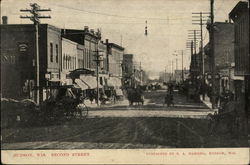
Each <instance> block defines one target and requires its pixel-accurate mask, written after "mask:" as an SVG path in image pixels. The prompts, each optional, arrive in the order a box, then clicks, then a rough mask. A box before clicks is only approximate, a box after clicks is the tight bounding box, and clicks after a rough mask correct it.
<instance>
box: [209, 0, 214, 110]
mask: <svg viewBox="0 0 250 165" xmlns="http://www.w3.org/2000/svg"><path fill="white" fill-rule="evenodd" d="M210 19H211V20H210V21H211V22H210V27H209V31H210V35H209V38H210V39H209V40H210V48H211V49H210V53H211V55H210V56H211V69H212V108H213V109H214V108H215V59H214V0H210Z"/></svg>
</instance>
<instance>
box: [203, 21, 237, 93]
mask: <svg viewBox="0 0 250 165" xmlns="http://www.w3.org/2000/svg"><path fill="white" fill-rule="evenodd" d="M204 50H205V51H204V52H205V58H204V63H205V73H206V74H211V66H212V65H211V58H210V46H209V43H208V44H207V45H206V46H205V48H204ZM214 58H215V59H214V60H215V73H216V76H215V77H216V92H217V93H218V94H219V93H222V92H223V91H224V90H226V89H227V90H231V91H232V92H234V79H235V78H236V77H234V76H232V73H233V72H234V24H233V23H230V22H228V21H225V22H215V23H214Z"/></svg>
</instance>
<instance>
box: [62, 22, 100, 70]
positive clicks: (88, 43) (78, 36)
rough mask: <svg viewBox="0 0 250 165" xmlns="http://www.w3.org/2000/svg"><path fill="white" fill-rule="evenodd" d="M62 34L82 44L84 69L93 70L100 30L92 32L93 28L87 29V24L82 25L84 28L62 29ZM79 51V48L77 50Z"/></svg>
mask: <svg viewBox="0 0 250 165" xmlns="http://www.w3.org/2000/svg"><path fill="white" fill-rule="evenodd" d="M62 36H63V37H64V38H66V39H69V40H71V41H74V42H76V43H78V44H80V45H83V46H84V48H83V47H82V48H83V64H79V63H78V65H79V66H83V68H85V69H91V70H94V69H95V68H96V63H95V61H94V59H95V54H96V52H95V51H96V50H97V47H98V46H97V45H98V42H99V40H100V39H101V34H100V32H94V30H93V29H91V30H89V28H88V27H87V26H85V27H84V30H77V29H63V30H62ZM79 51H80V50H79Z"/></svg>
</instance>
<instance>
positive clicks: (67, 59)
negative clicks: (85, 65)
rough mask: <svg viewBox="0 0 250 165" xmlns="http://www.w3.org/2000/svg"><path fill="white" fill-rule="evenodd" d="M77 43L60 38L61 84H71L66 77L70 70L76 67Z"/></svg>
mask: <svg viewBox="0 0 250 165" xmlns="http://www.w3.org/2000/svg"><path fill="white" fill-rule="evenodd" d="M77 47H78V44H77V43H76V42H73V41H70V40H68V39H66V38H62V57H61V58H62V63H61V81H62V83H63V84H67V85H71V84H72V82H70V81H69V79H67V75H68V74H69V73H70V71H73V70H75V69H78V58H77V53H78V49H77Z"/></svg>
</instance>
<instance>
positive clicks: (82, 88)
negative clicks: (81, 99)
mask: <svg viewBox="0 0 250 165" xmlns="http://www.w3.org/2000/svg"><path fill="white" fill-rule="evenodd" d="M75 82H76V84H77V85H78V86H79V87H80V88H81V90H86V89H88V88H89V87H88V85H86V84H85V83H84V82H83V81H82V80H80V79H76V80H75Z"/></svg>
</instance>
